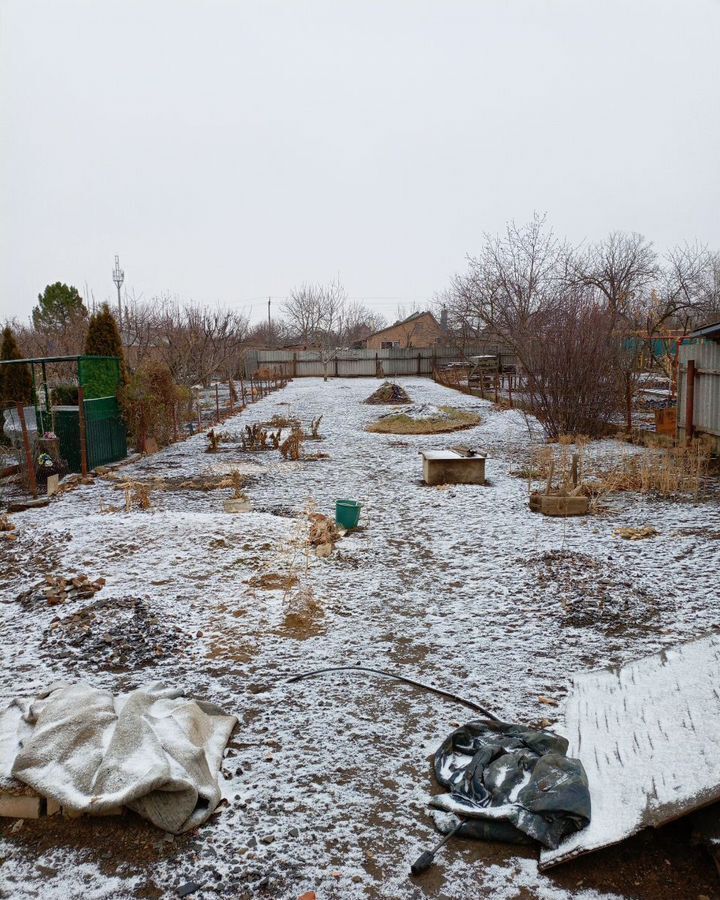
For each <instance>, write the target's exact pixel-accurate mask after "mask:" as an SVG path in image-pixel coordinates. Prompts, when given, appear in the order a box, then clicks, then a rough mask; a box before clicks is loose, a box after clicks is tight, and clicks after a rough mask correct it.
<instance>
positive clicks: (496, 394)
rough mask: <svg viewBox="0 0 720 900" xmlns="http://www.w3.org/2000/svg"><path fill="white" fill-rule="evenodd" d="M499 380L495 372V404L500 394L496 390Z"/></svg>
mask: <svg viewBox="0 0 720 900" xmlns="http://www.w3.org/2000/svg"><path fill="white" fill-rule="evenodd" d="M499 381H500V379H499V378H498V375H497V372H496V373H495V402H496V403H497V402H498V401H499V399H500V392H499V390H498V382H499Z"/></svg>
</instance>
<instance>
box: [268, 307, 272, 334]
mask: <svg viewBox="0 0 720 900" xmlns="http://www.w3.org/2000/svg"><path fill="white" fill-rule="evenodd" d="M271 333H272V322H271V321H270V297H268V339H269V338H270V335H271Z"/></svg>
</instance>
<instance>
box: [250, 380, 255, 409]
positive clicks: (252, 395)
mask: <svg viewBox="0 0 720 900" xmlns="http://www.w3.org/2000/svg"><path fill="white" fill-rule="evenodd" d="M250 402H251V403H254V402H255V385H254V383H253V377H252V375H251V376H250Z"/></svg>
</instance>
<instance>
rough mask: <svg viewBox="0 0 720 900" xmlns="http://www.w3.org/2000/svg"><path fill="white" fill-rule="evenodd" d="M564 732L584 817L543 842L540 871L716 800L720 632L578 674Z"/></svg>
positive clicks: (719, 763)
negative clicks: (588, 814) (560, 836)
mask: <svg viewBox="0 0 720 900" xmlns="http://www.w3.org/2000/svg"><path fill="white" fill-rule="evenodd" d="M564 733H565V735H566V737H567V738H568V740H569V742H570V747H569V749H568V755H569V756H573V757H577V758H579V759H580V760H581V761H582V763H583V765H584V766H585V771H586V772H587V775H588V781H589V784H590V797H591V801H592V818H591V820H590V824H589V825H588V826H587V828H584V829H583V830H582V831H578V832H576V833H574V834H573V835H571V836H570V837H569V838H568V839H567V840H566V841H564V842H563V843H562V844H561V845H560V846H559V847H558V848H557V849H556V850H543V851H542V853H541V854H540V868H541V869H548V868H550V867H552V866H556V865H558V864H559V863H562V862H566V861H568V860H570V859H573V858H574V857H576V856H581V855H583V854H585V853H589V852H591V851H592V850H598V849H600V848H601V847H607V846H609V845H611V844H617V843H619V842H620V841H623V840H625V838H628V837H630V836H631V835H633V834H635V833H636V832H638V831H640V830H641V829H643V828H646V827H658V826H660V825H664V824H665V823H666V822H669V821H672V820H673V819H677V818H679V817H681V816H684V815H687V814H688V813H690V812H692V811H693V810H696V809H700V808H702V807H704V806H707V805H708V804H710V803H713V802H715V801H716V800H718V799H720V753H718V752H717V748H718V745H720V635H716V634H712V635H708V636H707V637H704V638H701V639H699V640H696V641H692V642H690V643H687V644H682V645H680V646H678V647H674V648H673V649H671V650H666V651H662V652H661V653H658V654H655V655H654V656H648V657H645V658H644V659H641V660H638V661H636V662H632V663H629V664H628V665H626V666H622V667H620V668H611V669H606V670H602V671H599V672H590V673H588V674H584V675H578V676H576V678H575V679H574V681H573V690H572V691H571V693H570V695H569V697H568V700H567V703H566V706H565V729H564Z"/></svg>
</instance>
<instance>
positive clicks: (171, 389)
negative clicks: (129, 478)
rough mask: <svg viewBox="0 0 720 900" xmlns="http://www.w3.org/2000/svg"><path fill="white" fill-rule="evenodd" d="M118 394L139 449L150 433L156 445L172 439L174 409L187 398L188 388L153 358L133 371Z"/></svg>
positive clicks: (188, 397)
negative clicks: (183, 386)
mask: <svg viewBox="0 0 720 900" xmlns="http://www.w3.org/2000/svg"><path fill="white" fill-rule="evenodd" d="M119 396H120V403H121V405H122V408H123V414H124V416H125V421H126V422H127V425H128V428H129V429H130V433H131V435H132V437H133V440H134V443H135V446H136V448H137V449H138V450H140V451H143V450H144V449H145V442H146V440H147V438H148V437H150V436H152V437H154V438H155V440H156V441H157V442H158V445H159V446H164V445H166V444H169V443H170V442H171V441H172V440H173V437H174V434H175V425H176V418H175V417H176V413H177V410H178V409H179V408H180V407H181V406H182V405H184V404H187V403H188V402H189V399H190V394H189V392H188V390H187V389H185V388H181V387H179V386H178V385H177V384H175V381H174V379H173V376H172V373H171V372H170V369H169V368H168V367H167V366H166V365H165V364H164V363H160V362H153V361H149V362H146V363H144V364H143V365H142V366H141V367H140V368H139V369H138V370H137V371H136V372H135V374H134V375H133V376H132V377H131V378H130V380H129V382H128V383H127V384H126V385H125V387H124V388H122V389H121V391H120V394H119Z"/></svg>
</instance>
